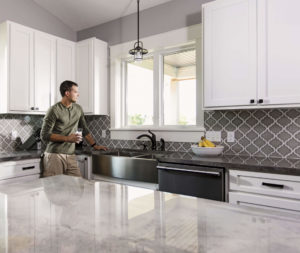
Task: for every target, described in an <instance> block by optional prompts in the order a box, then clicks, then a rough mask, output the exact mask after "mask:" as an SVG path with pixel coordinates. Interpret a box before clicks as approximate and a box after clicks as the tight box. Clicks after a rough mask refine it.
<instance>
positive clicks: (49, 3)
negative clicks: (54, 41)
mask: <svg viewBox="0 0 300 253" xmlns="http://www.w3.org/2000/svg"><path fill="white" fill-rule="evenodd" d="M33 1H34V2H35V3H37V4H38V5H40V6H41V7H43V8H44V9H46V10H48V11H49V12H50V13H52V14H53V15H54V16H56V17H58V18H59V19H60V20H62V21H63V22H64V23H65V24H66V25H68V26H69V27H71V28H72V29H73V30H74V31H79V30H82V29H85V28H89V27H93V26H96V25H99V24H103V23H106V22H108V21H111V20H114V19H118V18H120V17H123V16H126V15H129V14H132V13H135V12H136V11H137V1H136V0H33ZM170 1H172V0H140V10H145V9H148V8H151V7H154V6H156V5H160V4H163V3H166V2H170Z"/></svg>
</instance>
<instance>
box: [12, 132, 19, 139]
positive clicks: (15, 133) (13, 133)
mask: <svg viewBox="0 0 300 253" xmlns="http://www.w3.org/2000/svg"><path fill="white" fill-rule="evenodd" d="M17 138H18V131H16V130H12V131H11V140H12V141H15V140H16V139H17Z"/></svg>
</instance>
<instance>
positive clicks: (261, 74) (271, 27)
mask: <svg viewBox="0 0 300 253" xmlns="http://www.w3.org/2000/svg"><path fill="white" fill-rule="evenodd" d="M258 7H259V8H258V18H259V20H258V21H259V25H258V36H259V40H258V48H259V51H258V56H259V59H258V63H259V64H260V65H259V68H258V87H259V89H258V99H262V100H263V103H262V105H268V104H275V105H276V104H300V15H299V10H300V1H299V0H263V1H261V0H259V1H258Z"/></svg>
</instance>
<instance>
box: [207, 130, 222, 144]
mask: <svg viewBox="0 0 300 253" xmlns="http://www.w3.org/2000/svg"><path fill="white" fill-rule="evenodd" d="M205 136H206V139H208V140H210V141H216V142H221V131H207V132H206V134H205Z"/></svg>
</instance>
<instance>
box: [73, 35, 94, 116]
mask: <svg viewBox="0 0 300 253" xmlns="http://www.w3.org/2000/svg"><path fill="white" fill-rule="evenodd" d="M93 68H94V61H93V40H84V41H81V42H78V43H77V47H76V80H77V83H78V86H79V99H78V104H80V105H81V106H82V109H83V111H84V112H85V113H93V112H94V110H93V104H94V101H93V94H94V90H93V84H94V78H93V73H94V72H93Z"/></svg>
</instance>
